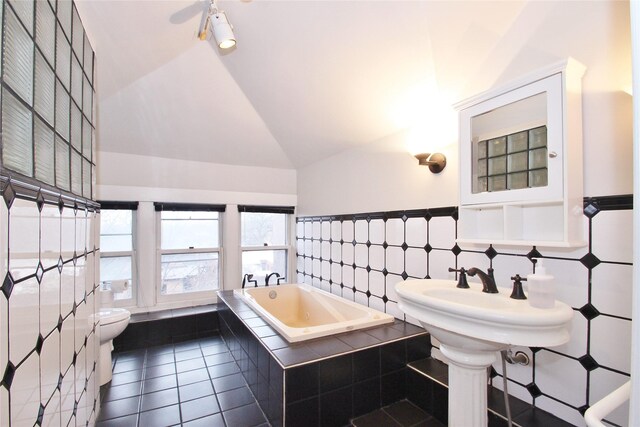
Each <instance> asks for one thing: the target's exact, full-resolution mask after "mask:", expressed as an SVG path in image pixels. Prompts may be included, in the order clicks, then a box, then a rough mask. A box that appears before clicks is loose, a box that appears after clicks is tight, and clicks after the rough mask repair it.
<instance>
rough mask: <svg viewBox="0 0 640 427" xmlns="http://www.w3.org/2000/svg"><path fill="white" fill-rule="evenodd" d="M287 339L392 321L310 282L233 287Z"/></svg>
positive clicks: (303, 339) (315, 336)
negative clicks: (313, 285)
mask: <svg viewBox="0 0 640 427" xmlns="http://www.w3.org/2000/svg"><path fill="white" fill-rule="evenodd" d="M234 293H235V294H236V295H240V296H241V297H242V298H243V300H244V301H245V302H246V303H247V304H249V306H250V307H251V308H252V309H253V310H254V311H256V312H257V313H258V314H259V315H260V316H261V317H262V318H263V319H264V320H265V321H266V322H267V323H269V325H271V326H272V327H273V328H274V329H275V330H276V331H278V333H280V335H282V336H283V337H284V338H286V340H287V341H289V342H299V341H305V340H309V339H312V338H318V337H324V336H327V335H334V334H337V333H340V332H347V331H353V330H356V329H363V328H368V327H371V326H377V325H382V324H384V323H392V322H393V321H394V317H393V316H391V315H389V314H386V313H382V312H380V311H378V310H374V309H372V308H369V307H366V306H364V305H361V304H358V303H355V302H353V301H349V300H346V299H344V298H340V297H339V296H336V295H333V294H330V293H328V292H325V291H323V290H320V289H317V288H314V287H312V286H310V285H299V284H294V283H291V284H285V285H280V286H269V287H261V288H249V289H236V290H234Z"/></svg>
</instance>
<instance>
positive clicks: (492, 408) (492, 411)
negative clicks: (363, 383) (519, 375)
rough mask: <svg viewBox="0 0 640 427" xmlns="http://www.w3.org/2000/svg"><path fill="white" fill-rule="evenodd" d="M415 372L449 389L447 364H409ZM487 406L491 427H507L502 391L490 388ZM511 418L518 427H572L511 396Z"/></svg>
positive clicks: (423, 361) (433, 361)
mask: <svg viewBox="0 0 640 427" xmlns="http://www.w3.org/2000/svg"><path fill="white" fill-rule="evenodd" d="M407 367H408V368H410V369H412V370H413V371H414V372H417V373H418V374H420V375H422V376H424V377H425V378H428V379H429V380H430V381H432V382H433V384H434V385H435V386H436V387H441V388H449V369H448V367H447V365H446V363H443V362H441V361H440V360H437V359H434V358H432V357H428V358H426V359H421V360H417V361H415V362H411V363H408V364H407ZM487 406H488V409H489V425H490V426H496V427H499V426H500V427H501V426H506V425H507V411H506V406H505V404H504V394H503V393H502V390H500V389H498V388H496V387H493V386H489V388H488V391H487ZM509 406H510V407H511V417H512V421H513V425H514V426H516V427H549V426H554V427H555V426H558V427H570V426H572V424H570V423H568V422H566V421H564V420H562V419H560V418H558V417H556V416H555V415H553V414H550V413H548V412H546V411H544V410H542V409H539V408H536V407H535V406H533V405H531V404H529V403H527V402H524V401H522V400H520V399H518V398H517V397H514V396H511V395H510V396H509Z"/></svg>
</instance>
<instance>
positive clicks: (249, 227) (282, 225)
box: [241, 212, 287, 246]
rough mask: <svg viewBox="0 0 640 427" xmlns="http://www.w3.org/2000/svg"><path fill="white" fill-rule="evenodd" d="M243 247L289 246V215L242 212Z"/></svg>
mask: <svg viewBox="0 0 640 427" xmlns="http://www.w3.org/2000/svg"><path fill="white" fill-rule="evenodd" d="M241 222H242V246H284V245H286V244H287V215H286V214H272V213H254V212H242V214H241Z"/></svg>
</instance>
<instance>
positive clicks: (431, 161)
mask: <svg viewBox="0 0 640 427" xmlns="http://www.w3.org/2000/svg"><path fill="white" fill-rule="evenodd" d="M415 158H416V159H418V164H419V165H421V166H429V170H430V171H431V172H433V173H440V172H442V170H443V169H444V167H445V166H447V158H446V157H445V156H444V154H442V153H421V154H416V155H415Z"/></svg>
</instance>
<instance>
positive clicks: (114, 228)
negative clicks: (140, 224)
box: [100, 209, 132, 236]
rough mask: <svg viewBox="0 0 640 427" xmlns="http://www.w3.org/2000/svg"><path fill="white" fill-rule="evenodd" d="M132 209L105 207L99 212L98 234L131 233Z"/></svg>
mask: <svg viewBox="0 0 640 427" xmlns="http://www.w3.org/2000/svg"><path fill="white" fill-rule="evenodd" d="M131 218H132V211H130V210H126V209H113V210H112V209H107V210H103V211H101V212H100V235H101V236H102V235H108V234H129V235H130V234H131V222H132V221H131Z"/></svg>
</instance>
